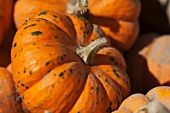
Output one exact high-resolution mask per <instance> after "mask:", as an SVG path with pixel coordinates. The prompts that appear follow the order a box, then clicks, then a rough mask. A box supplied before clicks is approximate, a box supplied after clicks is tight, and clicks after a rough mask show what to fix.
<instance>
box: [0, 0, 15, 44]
mask: <svg viewBox="0 0 170 113" xmlns="http://www.w3.org/2000/svg"><path fill="white" fill-rule="evenodd" d="M13 5H14V0H0V25H1V26H0V44H1V43H2V41H3V38H6V34H9V33H8V30H9V29H10V28H11V26H12V22H13V19H12V14H13Z"/></svg>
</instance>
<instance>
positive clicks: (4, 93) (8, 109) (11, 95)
mask: <svg viewBox="0 0 170 113" xmlns="http://www.w3.org/2000/svg"><path fill="white" fill-rule="evenodd" d="M17 98H18V93H17V92H16V89H15V85H14V82H13V80H12V77H11V73H10V72H8V71H7V70H6V69H5V68H3V67H0V113H23V111H22V107H21V103H20V101H19V100H17Z"/></svg>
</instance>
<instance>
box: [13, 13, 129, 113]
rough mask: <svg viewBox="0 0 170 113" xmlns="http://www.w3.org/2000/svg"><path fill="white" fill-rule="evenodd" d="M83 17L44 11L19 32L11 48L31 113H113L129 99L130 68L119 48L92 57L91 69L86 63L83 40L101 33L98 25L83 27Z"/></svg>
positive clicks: (18, 81)
mask: <svg viewBox="0 0 170 113" xmlns="http://www.w3.org/2000/svg"><path fill="white" fill-rule="evenodd" d="M70 17H74V18H70ZM77 19H78V16H77V17H76V16H73V15H70V16H68V15H64V14H61V13H59V12H54V11H43V12H41V13H39V14H37V15H35V16H34V17H33V18H31V19H30V20H27V21H26V22H25V24H24V25H23V26H22V27H21V28H20V29H18V31H17V33H16V35H15V37H14V40H13V44H12V50H11V59H12V73H13V75H14V81H15V84H16V87H17V89H18V91H19V92H20V94H21V96H22V97H23V101H24V104H25V106H26V107H27V108H28V110H30V112H33V113H34V112H38V113H43V112H44V110H49V111H50V112H54V113H58V112H64V113H66V112H71V113H75V112H83V113H87V112H97V113H105V112H111V111H112V110H114V109H116V108H117V107H118V106H119V105H120V103H121V101H122V99H124V98H126V97H127V96H128V95H129V93H130V85H129V84H130V80H129V78H128V76H127V74H126V73H125V71H124V70H126V64H125V61H124V59H123V57H122V55H121V54H120V53H119V52H118V51H117V50H116V49H115V48H111V47H110V48H108V47H105V48H103V49H101V50H99V52H98V53H97V54H96V55H94V53H93V54H91V55H90V57H88V62H87V63H88V65H87V64H85V63H84V62H83V61H82V60H84V59H81V55H82V54H83V52H84V51H83V52H81V50H83V49H82V48H85V47H84V46H83V45H82V44H84V42H83V43H82V44H81V43H79V41H78V40H77V39H78V38H77V36H81V34H82V31H84V30H87V29H88V31H91V32H84V34H83V35H85V36H89V38H90V37H91V35H92V34H95V33H93V32H94V30H93V27H92V25H90V27H86V28H85V29H78V28H79V27H78V26H81V27H84V26H86V22H85V21H84V20H83V19H81V18H79V19H80V20H79V21H78V20H77ZM81 21H84V23H83V24H82V22H81ZM79 22H80V23H79ZM73 23H74V24H77V27H76V26H74V25H73ZM90 34H91V35H90ZM92 37H93V36H92ZM100 39H104V38H100ZM100 39H99V40H100ZM84 41H85V40H84ZM105 41H106V39H105ZM105 41H104V42H105ZM95 42H96V41H93V42H92V43H91V44H95ZM86 43H87V42H86ZM102 43H103V42H102ZM105 43H106V42H105ZM91 44H90V45H91ZM80 45H82V47H79V46H80ZM90 45H88V46H90ZM104 45H105V44H104ZM106 45H107V44H106ZM88 46H87V47H88ZM101 46H103V44H101ZM87 47H86V48H87ZM75 48H76V49H75ZM94 51H95V52H97V49H95V50H94ZM102 56H103V57H102ZM85 57H86V56H85ZM99 58H101V59H100V60H101V61H100V62H98V60H99ZM93 60H94V61H93ZM102 60H103V61H106V62H103V61H102ZM91 61H93V62H91ZM109 61H110V62H109Z"/></svg>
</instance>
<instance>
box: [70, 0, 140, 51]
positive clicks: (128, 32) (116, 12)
mask: <svg viewBox="0 0 170 113" xmlns="http://www.w3.org/2000/svg"><path fill="white" fill-rule="evenodd" d="M72 1H75V2H76V0H70V3H68V4H67V12H68V13H74V12H77V11H76V10H77V9H76V8H75V7H76V6H77V4H76V3H73V2H72ZM87 1H88V3H87ZM81 2H82V3H81V5H80V6H84V8H86V7H87V5H88V12H87V13H86V14H85V17H86V18H87V19H88V20H89V21H90V22H91V23H94V24H97V25H99V26H101V28H102V29H103V30H104V32H105V33H106V35H107V36H108V37H109V38H110V40H111V44H112V46H114V47H116V48H118V49H119V50H121V51H122V52H123V51H127V50H129V49H130V48H131V47H132V45H133V44H134V42H135V41H136V39H137V36H138V33H139V25H138V17H139V14H140V10H141V7H140V1H139V0H107V1H106V0H81ZM79 3H80V2H79ZM75 4H76V5H75ZM80 8H81V7H80ZM78 9H79V8H78ZM82 9H83V8H82Z"/></svg>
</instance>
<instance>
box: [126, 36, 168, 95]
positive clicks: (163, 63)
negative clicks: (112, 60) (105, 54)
mask: <svg viewBox="0 0 170 113" xmlns="http://www.w3.org/2000/svg"><path fill="white" fill-rule="evenodd" d="M169 43H170V36H169V35H159V34H158V33H150V34H145V35H143V36H141V37H140V38H139V39H138V40H137V42H136V43H135V45H134V46H133V48H132V49H131V50H130V51H129V52H127V55H126V63H127V67H128V68H127V73H128V75H129V77H130V80H131V86H132V93H135V92H141V93H146V92H148V91H149V89H151V88H153V87H156V86H158V85H170V76H169V73H170V64H169V62H170V53H169V52H168V51H169V49H170V46H169Z"/></svg>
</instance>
